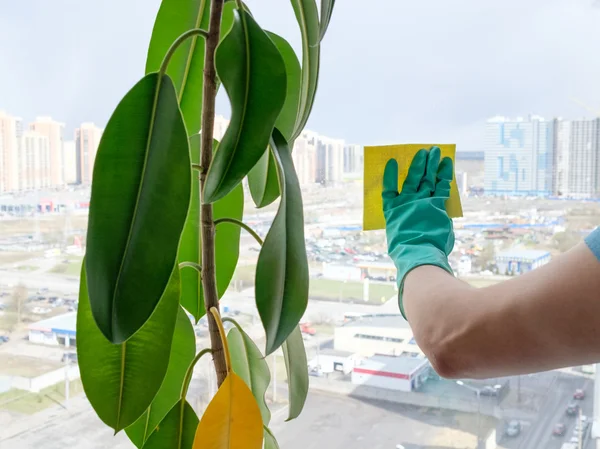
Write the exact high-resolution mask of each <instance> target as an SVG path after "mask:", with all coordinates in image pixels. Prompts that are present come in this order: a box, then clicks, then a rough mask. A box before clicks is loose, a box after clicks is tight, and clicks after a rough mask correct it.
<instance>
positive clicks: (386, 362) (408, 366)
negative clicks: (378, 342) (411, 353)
mask: <svg viewBox="0 0 600 449" xmlns="http://www.w3.org/2000/svg"><path fill="white" fill-rule="evenodd" d="M427 363H428V360H427V359H426V358H423V357H408V356H402V355H401V356H398V357H394V356H386V355H374V356H373V357H369V358H368V359H365V360H363V363H362V364H360V365H358V366H359V367H360V368H363V369H372V370H377V371H384V372H390V373H402V374H411V373H412V372H414V371H415V370H417V369H419V368H421V367H422V366H423V365H425V364H427Z"/></svg>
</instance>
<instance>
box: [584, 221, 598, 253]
mask: <svg viewBox="0 0 600 449" xmlns="http://www.w3.org/2000/svg"><path fill="white" fill-rule="evenodd" d="M585 243H586V245H587V246H588V248H589V249H591V250H592V252H593V253H594V256H596V259H598V260H600V227H598V228H596V229H595V230H594V231H592V233H591V234H590V235H588V236H587V237H586V238H585Z"/></svg>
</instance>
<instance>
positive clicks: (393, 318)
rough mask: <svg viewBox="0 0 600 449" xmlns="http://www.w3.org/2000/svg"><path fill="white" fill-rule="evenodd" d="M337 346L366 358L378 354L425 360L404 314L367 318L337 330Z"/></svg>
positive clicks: (335, 345)
mask: <svg viewBox="0 0 600 449" xmlns="http://www.w3.org/2000/svg"><path fill="white" fill-rule="evenodd" d="M333 347H334V349H335V350H337V351H347V352H354V353H356V354H358V355H360V356H363V357H370V356H372V355H375V354H383V355H393V356H399V355H405V356H410V357H421V358H422V357H424V355H423V352H422V351H421V349H420V348H419V347H418V346H417V344H416V343H415V340H414V338H413V333H412V330H411V328H410V326H409V325H408V322H407V321H406V320H405V319H404V318H403V317H402V315H400V314H393V315H385V314H381V315H367V316H363V317H360V318H357V319H355V320H352V321H349V322H347V323H345V324H343V325H342V326H340V327H338V328H336V329H335V335H334V341H333Z"/></svg>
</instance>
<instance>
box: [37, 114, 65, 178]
mask: <svg viewBox="0 0 600 449" xmlns="http://www.w3.org/2000/svg"><path fill="white" fill-rule="evenodd" d="M29 129H30V130H31V131H35V132H37V133H38V134H40V135H42V136H46V137H47V138H48V144H49V145H50V179H51V180H50V185H52V186H55V187H59V186H63V185H64V184H65V174H64V147H63V140H64V132H65V124H64V123H60V122H57V121H56V120H52V118H50V117H38V118H36V119H35V121H34V122H33V123H30V124H29Z"/></svg>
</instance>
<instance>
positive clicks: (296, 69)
mask: <svg viewBox="0 0 600 449" xmlns="http://www.w3.org/2000/svg"><path fill="white" fill-rule="evenodd" d="M267 34H268V35H269V37H270V38H271V40H272V41H273V43H274V44H275V46H276V47H277V49H278V50H279V52H280V53H281V56H282V57H283V62H284V63H285V72H286V76H287V83H286V84H287V90H286V96H285V103H284V104H283V109H282V110H281V113H280V114H279V117H277V121H276V122H275V127H276V128H277V129H279V130H280V131H281V134H283V136H284V137H285V138H286V139H288V140H289V139H291V137H292V134H293V133H294V125H295V123H296V114H297V113H298V102H299V100H300V63H299V62H298V58H297V56H296V53H294V49H293V48H292V46H291V45H290V44H289V43H288V42H287V41H286V40H285V39H284V38H282V37H281V36H278V35H277V34H275V33H271V32H269V31H267ZM292 146H293V145H290V147H292ZM248 186H249V187H250V193H251V194H252V199H253V200H254V204H255V205H256V207H265V206H268V205H269V204H271V203H272V202H273V201H275V200H276V199H277V198H278V197H279V183H278V180H277V165H276V164H275V160H274V159H273V155H272V154H271V150H270V149H269V148H267V151H265V152H264V153H263V155H262V156H261V158H260V159H259V161H258V163H257V164H256V165H255V166H254V167H253V168H252V170H250V173H248Z"/></svg>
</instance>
